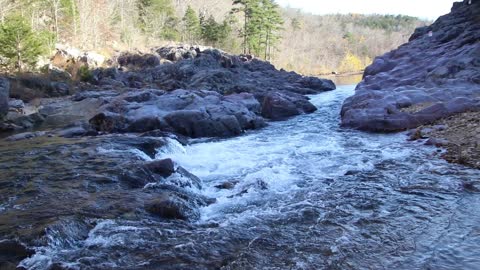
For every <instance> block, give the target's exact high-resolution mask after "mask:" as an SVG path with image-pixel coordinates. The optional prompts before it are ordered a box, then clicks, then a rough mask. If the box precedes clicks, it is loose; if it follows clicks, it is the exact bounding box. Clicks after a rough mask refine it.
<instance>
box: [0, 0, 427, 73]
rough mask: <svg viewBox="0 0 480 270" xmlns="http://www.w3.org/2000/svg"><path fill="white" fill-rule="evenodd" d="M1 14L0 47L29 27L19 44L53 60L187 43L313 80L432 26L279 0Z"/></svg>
mask: <svg viewBox="0 0 480 270" xmlns="http://www.w3.org/2000/svg"><path fill="white" fill-rule="evenodd" d="M0 7H1V9H0V21H1V22H2V27H1V28H0V42H2V36H3V40H4V42H3V43H2V44H7V45H8V43H9V42H10V43H11V39H12V38H11V36H10V37H8V36H7V35H8V33H7V31H6V30H5V29H7V28H8V27H10V28H12V27H13V28H15V27H14V25H15V24H21V25H27V28H29V27H31V31H30V32H31V33H32V34H31V36H29V37H28V38H26V40H23V41H21V42H23V43H21V42H20V41H18V42H17V43H18V44H30V45H29V46H28V45H23V46H24V47H32V45H31V44H35V45H34V46H35V47H37V46H42V47H43V48H38V50H35V51H38V52H39V53H40V52H42V53H44V54H48V53H47V52H48V51H50V50H51V49H53V45H54V44H55V43H62V44H68V45H69V46H72V47H77V48H81V49H84V50H95V51H98V52H100V53H102V54H107V56H108V54H111V53H112V52H113V51H114V50H126V49H134V48H138V49H145V48H149V47H152V46H159V45H165V44H167V43H169V44H171V43H179V42H181V43H190V44H203V45H210V46H214V47H219V48H221V49H223V50H225V51H228V52H231V53H243V52H245V53H251V54H254V55H256V56H257V57H261V58H264V59H267V60H270V61H272V62H273V63H274V64H275V65H276V66H277V67H279V68H285V69H288V70H295V71H298V72H301V73H304V74H315V75H317V74H325V73H331V72H333V71H335V72H352V71H359V70H362V69H363V68H364V67H365V66H366V65H368V64H369V63H370V62H371V60H372V59H373V58H374V57H375V56H377V55H380V54H383V53H385V52H386V51H389V50H391V49H393V48H395V47H397V46H398V45H400V44H402V43H404V42H405V41H407V40H408V37H409V36H410V34H411V33H412V32H413V30H414V29H415V28H416V27H418V26H421V25H425V24H427V23H428V22H424V21H420V20H418V19H416V18H413V17H408V16H383V15H372V16H366V15H357V14H351V15H324V16H318V15H311V14H305V13H302V12H300V11H298V10H295V9H282V8H279V7H278V6H277V5H276V4H275V1H273V0H234V1H232V0H96V1H93V0H0ZM22 20H23V21H22ZM12 24H13V26H12ZM2 29H3V30H2ZM24 30H25V29H24ZM27 30H28V29H27ZM27 32H28V31H27ZM10 35H11V34H10ZM5 40H7V42H6V43H5ZM32 40H34V41H35V40H36V41H35V42H33V43H28V42H29V41H30V42H31V41H32ZM38 41H41V42H40V43H41V44H43V45H39V42H38ZM25 42H27V43H25ZM18 44H17V45H18ZM10 45H11V47H12V48H18V47H19V46H16V45H15V44H10ZM13 55H14V56H15V55H19V53H15V52H13ZM11 58H12V52H9V53H5V52H3V53H2V50H0V63H2V64H4V65H10V66H11V67H13V66H17V68H18V65H19V63H21V62H22V61H19V59H13V60H12V59H11ZM24 62H25V64H32V63H31V62H32V61H28V60H27V59H25V61H24Z"/></svg>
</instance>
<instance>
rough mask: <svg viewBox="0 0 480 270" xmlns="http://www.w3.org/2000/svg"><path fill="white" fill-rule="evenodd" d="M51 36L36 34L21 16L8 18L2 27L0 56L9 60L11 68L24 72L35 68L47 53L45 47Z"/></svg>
mask: <svg viewBox="0 0 480 270" xmlns="http://www.w3.org/2000/svg"><path fill="white" fill-rule="evenodd" d="M46 38H51V35H48V34H46V33H34V32H33V31H32V27H31V26H30V25H29V24H28V23H27V22H26V21H25V19H24V18H22V17H20V16H12V17H8V18H7V19H6V20H5V22H4V23H3V24H1V25H0V55H1V56H3V57H6V58H8V59H9V62H8V64H9V66H10V67H14V68H16V69H17V70H18V71H22V68H23V67H33V66H34V65H35V64H36V63H37V59H38V57H39V56H40V55H41V54H42V53H44V52H45V50H46V48H45V46H44V45H43V44H44V42H45V39H46Z"/></svg>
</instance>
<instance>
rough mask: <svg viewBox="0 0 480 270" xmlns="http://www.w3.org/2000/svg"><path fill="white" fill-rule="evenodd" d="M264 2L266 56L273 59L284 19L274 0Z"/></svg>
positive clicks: (263, 0) (266, 58)
mask: <svg viewBox="0 0 480 270" xmlns="http://www.w3.org/2000/svg"><path fill="white" fill-rule="evenodd" d="M262 4H263V19H264V24H263V28H264V29H263V30H264V32H265V36H264V38H265V39H264V50H265V53H264V58H265V60H271V57H272V49H273V48H275V44H276V43H277V42H278V41H279V39H280V34H279V31H280V30H281V29H282V24H283V19H282V16H281V14H280V12H279V6H278V4H276V3H275V2H274V1H273V0H262Z"/></svg>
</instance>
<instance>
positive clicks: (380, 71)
mask: <svg viewBox="0 0 480 270" xmlns="http://www.w3.org/2000/svg"><path fill="white" fill-rule="evenodd" d="M479 13H480V2H479V1H473V2H472V4H471V5H468V1H464V2H463V3H455V4H454V7H453V8H452V11H451V13H450V14H447V15H445V16H442V17H440V18H439V19H438V20H437V21H436V22H435V23H433V24H432V25H430V26H427V27H422V28H419V29H417V30H416V31H415V33H414V34H413V35H412V37H411V38H410V42H409V43H407V44H404V45H402V46H400V47H399V48H398V49H396V50H394V51H391V52H389V53H386V54H385V55H383V56H380V57H378V58H376V59H375V60H374V62H373V64H372V65H370V66H369V67H367V68H366V69H365V72H364V76H363V80H362V82H361V83H360V84H359V85H358V86H357V88H356V91H355V95H354V96H352V97H350V98H348V99H347V100H346V101H345V103H344V105H343V108H342V112H341V116H342V125H343V126H346V127H353V128H357V129H362V130H369V131H382V132H389V131H398V130H405V129H409V128H414V127H418V126H420V125H423V124H428V123H431V122H433V121H435V120H438V119H440V118H444V117H448V116H450V115H453V114H457V113H461V112H466V111H478V110H480V98H479V94H480V84H479V82H477V81H476V80H475V78H477V77H479V76H480V64H479V61H478V59H480V58H479V57H480V47H479V46H478V40H480V28H479V27H478V23H477V22H478V18H477V16H478V14H479ZM429 32H432V33H433V35H432V36H430V35H428V33H429Z"/></svg>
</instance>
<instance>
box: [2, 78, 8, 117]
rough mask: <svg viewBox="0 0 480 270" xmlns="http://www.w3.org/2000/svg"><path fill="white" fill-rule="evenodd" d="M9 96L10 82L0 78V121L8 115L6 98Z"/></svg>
mask: <svg viewBox="0 0 480 270" xmlns="http://www.w3.org/2000/svg"><path fill="white" fill-rule="evenodd" d="M9 96H10V82H9V81H8V80H7V79H5V78H0V120H1V119H3V117H5V115H7V113H8V97H9Z"/></svg>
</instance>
